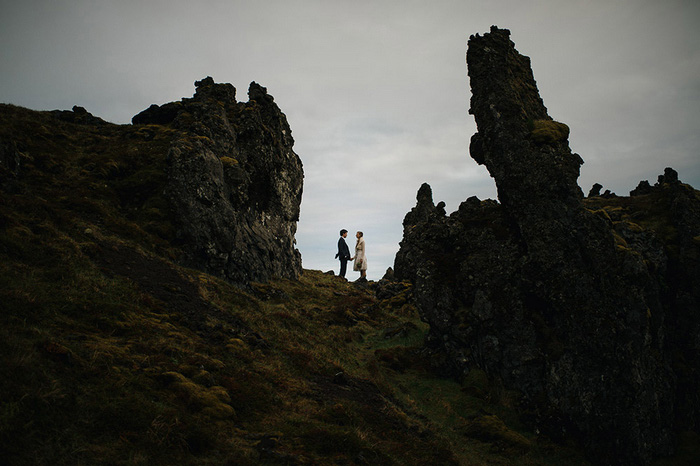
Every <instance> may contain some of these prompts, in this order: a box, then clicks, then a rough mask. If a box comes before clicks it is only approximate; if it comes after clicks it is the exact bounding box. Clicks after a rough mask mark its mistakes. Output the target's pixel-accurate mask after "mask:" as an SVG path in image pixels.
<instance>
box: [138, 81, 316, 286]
mask: <svg viewBox="0 0 700 466" xmlns="http://www.w3.org/2000/svg"><path fill="white" fill-rule="evenodd" d="M195 86H196V93H195V95H194V96H193V97H192V98H189V99H188V98H186V99H182V101H180V102H171V103H168V104H165V105H162V106H157V105H152V106H151V107H150V108H148V109H146V110H144V111H143V112H141V113H139V114H138V115H136V116H135V117H134V118H133V120H132V122H133V123H134V124H135V125H147V124H157V125H167V126H170V127H171V128H174V129H176V130H177V134H178V136H177V137H176V138H175V139H174V140H173V141H172V143H171V147H170V150H169V153H168V183H167V187H166V190H165V193H166V196H167V197H168V199H169V201H170V204H171V206H172V208H173V210H174V213H175V219H176V220H175V223H176V230H177V237H178V239H179V240H180V241H181V243H182V244H181V247H182V249H183V250H184V251H185V259H184V260H185V263H186V264H187V265H189V266H192V267H195V268H198V269H201V270H204V271H206V272H208V273H212V274H215V275H219V276H222V277H226V278H227V279H229V280H231V281H234V282H237V283H247V282H250V281H265V280H267V279H268V278H270V277H271V276H279V277H286V278H296V277H298V276H299V274H300V273H301V255H300V254H299V251H298V250H297V249H296V248H295V245H294V243H295V240H294V234H295V233H296V223H297V221H298V219H299V206H300V204H301V195H302V186H303V176H304V175H303V169H302V163H301V160H300V159H299V157H298V156H297V154H295V153H294V151H293V149H292V146H293V144H294V140H293V139H292V134H291V130H290V128H289V125H288V123H287V119H286V117H285V115H284V114H283V113H282V112H281V111H280V109H279V108H278V107H277V105H276V104H275V103H274V99H273V97H272V96H270V95H269V94H268V93H267V90H266V89H265V88H264V87H261V86H259V85H258V84H256V83H251V85H250V88H249V90H248V97H249V101H248V102H246V103H239V102H237V101H236V90H235V88H234V87H233V86H232V85H230V84H217V83H215V82H214V80H213V79H212V78H209V77H208V78H206V79H204V80H202V81H198V82H196V83H195Z"/></svg>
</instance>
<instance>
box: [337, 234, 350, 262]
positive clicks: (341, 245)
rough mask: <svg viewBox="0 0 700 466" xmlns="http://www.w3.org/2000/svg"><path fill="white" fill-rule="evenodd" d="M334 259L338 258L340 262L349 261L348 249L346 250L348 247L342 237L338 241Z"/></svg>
mask: <svg viewBox="0 0 700 466" xmlns="http://www.w3.org/2000/svg"><path fill="white" fill-rule="evenodd" d="M335 257H337V258H339V259H340V260H341V261H347V260H350V257H351V256H350V249H348V245H347V243H345V238H343V237H342V236H341V237H340V239H339V240H338V254H336V256H335Z"/></svg>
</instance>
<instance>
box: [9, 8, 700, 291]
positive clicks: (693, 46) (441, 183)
mask: <svg viewBox="0 0 700 466" xmlns="http://www.w3.org/2000/svg"><path fill="white" fill-rule="evenodd" d="M492 24H495V25H498V26H499V27H502V28H508V29H510V30H511V39H512V40H513V41H514V42H515V45H516V48H517V49H518V51H519V52H520V53H522V54H524V55H527V56H529V57H530V58H531V60H532V66H533V71H534V74H535V79H536V80H537V84H538V87H539V91H540V95H541V96H542V98H543V100H544V103H545V105H546V106H547V108H548V110H549V114H550V116H552V117H553V118H554V119H555V120H558V121H562V122H564V123H566V124H568V125H569V126H570V128H571V136H570V145H571V148H572V150H573V151H574V152H577V153H579V154H580V155H581V157H582V158H583V159H584V161H585V164H584V165H583V167H582V169H581V177H580V178H579V185H580V186H581V187H582V189H583V191H584V193H587V192H588V190H589V189H590V187H591V185H592V184H593V183H595V182H599V183H601V184H603V185H604V189H610V190H612V191H614V192H616V193H617V194H620V195H628V193H629V191H630V190H632V189H634V188H635V187H636V185H637V183H638V182H639V181H640V180H649V181H650V182H651V183H652V184H653V183H654V182H655V181H656V178H657V176H658V175H659V174H660V173H662V172H663V169H664V168H665V167H667V166H671V167H673V168H675V169H676V170H677V171H678V172H679V175H680V178H681V180H682V181H685V182H688V183H690V184H692V185H693V186H694V187H695V188H700V164H699V163H698V161H699V160H700V157H699V154H700V137H699V135H700V32H699V31H700V26H699V24H700V2H699V1H697V0H670V1H664V2H660V1H658V0H649V1H647V0H615V1H611V0H570V1H563V0H537V1H536V0H512V1H507V0H503V1H498V0H483V1H477V0H462V1H456V0H452V1H451V0H431V1H412V0H392V1H381V0H375V1H365V0H353V1H348V0H344V1H333V0H318V1H316V0H298V1H295V0H255V1H252V0H251V1H235V0H199V1H193V0H187V1H183V0H169V1H166V0H138V1H134V0H119V1H117V0H113V1H106V0H92V1H89V0H23V1H17V0H12V1H8V0H0V44H2V46H0V102H3V103H12V104H16V105H20V106H23V107H28V108H31V109H35V110H53V109H70V108H72V107H73V105H80V106H83V107H85V108H87V109H88V111H90V112H91V113H93V114H94V115H96V116H99V117H102V118H104V119H105V120H108V121H111V122H114V123H122V124H127V123H130V121H131V117H132V116H133V115H135V114H137V113H138V112H140V111H141V110H143V109H145V108H147V107H148V106H149V105H151V104H153V103H156V104H163V103H166V102H172V101H178V100H180V99H181V98H183V97H191V96H192V94H193V93H194V81H196V80H199V79H202V78H204V77H206V76H212V77H213V78H214V80H215V81H216V82H227V83H231V84H233V85H234V86H235V87H236V89H237V91H238V99H239V100H242V101H246V100H247V95H246V92H247V89H248V84H249V83H250V82H251V81H256V82H258V83H260V84H261V85H263V86H265V87H267V89H268V92H269V93H270V94H271V95H273V96H274V97H275V101H276V102H277V104H278V105H279V106H280V108H281V110H282V111H283V112H284V113H285V114H286V115H287V119H288V120H289V124H290V126H291V128H292V133H293V136H294V139H295V141H296V143H295V151H296V152H297V154H299V156H300V157H301V159H302V162H303V164H304V172H305V180H304V197H303V201H302V207H301V219H300V222H299V228H298V232H297V242H298V247H299V249H300V251H301V253H302V260H303V265H304V267H305V268H307V269H320V270H323V271H327V270H331V269H333V270H335V271H336V272H337V269H338V266H337V261H335V260H334V259H333V257H334V255H335V248H336V242H337V237H338V230H340V229H341V228H346V229H347V230H350V232H351V233H350V235H349V239H351V238H353V236H354V232H355V231H357V230H362V231H363V232H364V233H365V239H366V243H367V257H368V263H369V271H368V277H369V278H370V279H374V280H377V279H379V278H381V277H382V275H383V274H384V272H385V271H386V269H387V267H390V266H393V261H394V255H395V254H396V251H397V250H398V247H399V246H398V243H399V241H400V240H401V236H402V225H401V222H402V220H403V217H404V215H405V214H406V212H408V211H409V210H410V209H411V208H412V207H413V206H414V205H415V195H416V192H417V191H418V188H419V187H420V185H421V183H423V182H428V183H429V184H430V185H431V186H432V188H433V195H434V200H435V202H436V203H437V202H438V201H440V200H444V201H445V202H446V203H447V211H448V212H452V211H454V210H456V209H457V208H458V207H459V203H460V202H461V201H463V200H465V199H466V198H467V197H469V196H473V195H476V196H478V197H479V198H481V199H485V198H495V197H496V190H495V186H494V184H493V180H492V179H491V178H490V177H489V174H488V172H487V171H486V169H484V168H483V167H481V166H478V165H477V164H476V162H474V161H473V160H472V159H471V158H470V157H469V139H470V137H471V135H472V134H473V133H474V132H475V131H476V126H475V124H474V120H473V117H471V116H470V115H469V114H468V113H467V112H468V109H469V97H470V90H469V80H468V77H467V71H466V62H465V54H466V44H467V40H468V38H469V36H470V35H471V34H476V33H480V34H483V33H486V32H488V31H489V28H490V26H491V25H492ZM348 243H349V244H350V246H351V249H352V247H353V245H354V241H348ZM357 276H359V274H358V273H357V272H349V273H348V278H350V279H355V278H356V277H357Z"/></svg>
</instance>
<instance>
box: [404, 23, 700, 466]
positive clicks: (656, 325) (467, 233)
mask: <svg viewBox="0 0 700 466" xmlns="http://www.w3.org/2000/svg"><path fill="white" fill-rule="evenodd" d="M509 35H510V33H509V31H507V30H503V29H498V28H495V27H493V28H492V29H491V32H490V33H488V34H485V35H484V36H479V35H476V36H472V37H471V38H470V40H469V49H468V53H467V64H468V69H469V77H470V82H471V88H472V99H471V108H470V113H472V114H473V115H474V117H475V119H476V123H477V128H478V132H477V133H476V134H475V135H474V136H473V137H472V140H471V145H470V153H471V156H472V158H474V160H476V161H477V162H478V163H479V164H483V165H485V166H486V168H487V169H488V170H489V172H490V174H491V176H492V177H493V178H494V179H495V182H496V186H497V189H498V198H499V201H500V202H495V201H480V200H479V199H477V198H475V197H472V198H469V199H467V201H465V202H463V203H462V204H461V205H460V206H459V210H458V211H457V212H454V213H453V214H451V215H449V216H447V215H445V213H444V203H441V204H438V206H435V205H434V204H433V200H432V194H431V190H430V187H429V186H428V185H423V186H422V187H421V188H420V190H419V192H418V202H417V205H416V207H415V208H414V209H412V210H411V212H409V213H408V214H407V215H406V218H405V220H404V237H403V240H402V242H401V249H400V251H399V252H398V254H397V256H396V261H395V267H394V269H395V274H396V276H397V278H398V279H409V280H411V281H412V282H413V284H414V296H415V299H416V303H417V306H418V308H419V310H420V312H421V315H422V317H423V319H424V320H426V321H427V322H428V323H429V324H430V326H431V329H430V335H429V338H428V345H429V346H430V347H432V348H433V350H434V352H435V354H438V355H441V357H442V361H443V363H444V366H446V367H448V368H449V369H450V370H451V371H452V372H453V373H454V374H456V375H464V374H466V373H468V372H469V371H470V370H472V369H474V368H480V369H482V370H484V371H486V372H487V373H488V374H490V375H491V376H492V377H494V378H497V379H499V380H501V381H502V383H503V384H504V385H505V386H506V387H508V388H511V389H516V390H518V391H519V392H521V393H522V394H523V402H524V406H527V409H528V412H529V414H530V415H531V416H532V417H533V419H534V420H535V422H537V423H538V424H539V426H540V428H541V429H543V430H544V431H546V432H547V433H549V434H550V435H553V436H559V435H567V436H569V435H573V436H575V437H577V438H579V439H580V440H581V442H582V443H583V444H584V445H585V447H586V450H587V451H589V452H590V453H591V456H592V458H594V459H596V460H598V461H599V462H601V463H610V464H621V463H630V464H643V463H648V462H649V461H650V460H651V458H653V457H654V456H657V455H664V454H668V453H670V452H671V451H672V449H673V429H674V425H675V426H677V424H674V423H677V422H679V417H684V419H683V421H682V422H684V423H685V425H686V426H691V427H692V426H694V427H697V415H698V407H699V404H698V400H697V396H696V395H693V394H691V393H686V392H687V391H688V390H687V389H688V388H689V387H691V386H692V384H693V383H694V382H697V369H698V365H697V363H698V354H700V352H699V351H698V350H699V348H700V346H699V345H698V341H697V340H698V339H697V335H698V333H697V331H696V330H691V329H697V328H698V322H699V321H700V319H699V318H698V316H697V315H696V314H697V309H698V308H699V307H698V304H699V303H700V301H699V300H698V290H700V285H699V284H698V278H696V277H698V276H700V275H699V274H697V271H698V270H697V264H698V259H697V258H698V241H697V237H694V236H693V234H694V233H693V232H695V234H696V233H697V231H698V227H699V226H700V222H699V221H698V218H697V214H698V212H700V209H699V205H698V204H699V200H698V199H699V197H698V195H697V192H696V191H695V190H693V189H692V188H690V187H687V185H682V184H680V183H679V182H678V181H677V180H676V181H672V182H671V184H669V183H667V182H666V178H664V180H660V185H659V186H658V192H657V193H655V194H654V193H650V194H647V195H646V196H647V198H646V199H645V200H644V202H641V201H640V202H635V203H631V204H629V205H627V206H626V207H624V206H623V207H620V205H621V204H619V203H623V202H624V201H625V199H623V198H619V197H614V198H608V199H606V198H604V197H597V198H595V202H601V203H604V202H616V203H618V204H615V205H613V206H607V205H605V204H600V205H597V204H596V205H594V204H587V203H586V202H588V200H586V201H585V202H584V199H583V195H582V192H581V189H580V188H579V187H578V185H577V182H576V180H577V178H578V176H579V167H580V165H581V164H582V163H583V160H582V159H581V157H580V156H578V155H577V154H575V153H572V152H571V149H570V148H569V145H568V141H567V138H568V133H569V129H568V127H567V126H566V125H565V124H563V123H559V122H556V121H554V120H553V119H552V118H551V117H550V116H549V115H548V113H547V109H546V107H545V106H544V104H543V102H542V100H541V98H540V96H539V93H538V90H537V85H536V83H535V80H534V77H533V74H532V70H531V67H530V61H529V59H528V58H527V57H525V56H523V55H520V54H519V53H518V52H517V51H516V50H515V47H514V44H513V43H512V42H511V41H510V38H509ZM674 183H675V184H674ZM669 186H676V187H677V188H678V189H676V190H675V191H674V190H673V189H674V188H669ZM629 199H634V198H629ZM590 202H594V201H590ZM659 202H666V203H669V204H671V205H675V206H677V210H678V213H677V214H674V215H672V216H665V217H664V219H663V221H662V222H661V223H663V225H664V226H663V227H659V225H660V223H659V222H658V221H656V223H655V221H652V220H651V218H652V217H653V216H654V213H655V212H656V209H657V204H658V203H659ZM681 211H682V212H683V213H681ZM611 213H612V216H611ZM615 216H617V218H614V217H615ZM632 217H634V218H632ZM640 218H646V219H648V220H649V221H648V222H646V223H645V222H642V221H639V220H638V219H640ZM632 220H637V222H636V223H635V222H634V221H632ZM645 225H646V227H645ZM661 230H664V231H667V230H673V231H674V232H675V233H674V234H669V235H667V236H663V235H662V234H661V233H660V231H661ZM680 244H683V245H684V246H683V253H682V256H681V254H676V255H674V254H672V253H670V251H673V250H675V248H680V247H681V246H680ZM679 251H680V249H679ZM681 264H683V265H681ZM690 273H695V275H689V274H690ZM680 277H683V278H682V279H680ZM676 285H678V286H677V287H676ZM694 331H695V333H693V332H694ZM693 335H694V336H693ZM679 351H680V352H681V353H682V354H683V356H682V357H681V358H680V359H678V356H677V355H676V354H677V353H678V352H679ZM674 358H676V359H674ZM680 360H682V364H683V371H682V372H683V374H681V373H679V370H677V368H676V366H675V365H674V364H673V362H674V361H676V362H678V361H680ZM683 387H685V388H683ZM679 403H680V405H679ZM680 406H682V407H683V408H682V409H683V411H684V412H683V413H681V412H680V411H679V410H678V408H679V407H680Z"/></svg>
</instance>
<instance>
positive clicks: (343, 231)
mask: <svg viewBox="0 0 700 466" xmlns="http://www.w3.org/2000/svg"><path fill="white" fill-rule="evenodd" d="M347 232H348V230H340V236H343V235H344V234H345V233H347Z"/></svg>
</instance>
